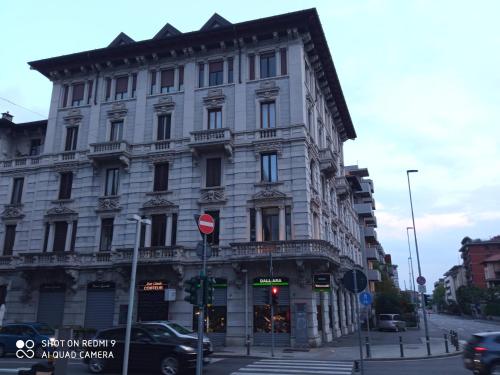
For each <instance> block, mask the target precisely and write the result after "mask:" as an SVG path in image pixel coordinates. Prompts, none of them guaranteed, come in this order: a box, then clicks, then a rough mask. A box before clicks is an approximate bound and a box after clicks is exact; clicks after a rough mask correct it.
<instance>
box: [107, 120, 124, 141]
mask: <svg viewBox="0 0 500 375" xmlns="http://www.w3.org/2000/svg"><path fill="white" fill-rule="evenodd" d="M122 139H123V120H120V121H112V122H111V129H110V132H109V141H110V142H118V141H121V140H122Z"/></svg>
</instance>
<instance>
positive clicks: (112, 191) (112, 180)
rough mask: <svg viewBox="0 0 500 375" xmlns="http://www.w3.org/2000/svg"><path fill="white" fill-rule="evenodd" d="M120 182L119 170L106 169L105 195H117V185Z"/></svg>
mask: <svg viewBox="0 0 500 375" xmlns="http://www.w3.org/2000/svg"><path fill="white" fill-rule="evenodd" d="M119 182H120V170H119V169H118V168H111V169H107V170H106V187H105V191H104V195H105V196H110V195H118V185H119Z"/></svg>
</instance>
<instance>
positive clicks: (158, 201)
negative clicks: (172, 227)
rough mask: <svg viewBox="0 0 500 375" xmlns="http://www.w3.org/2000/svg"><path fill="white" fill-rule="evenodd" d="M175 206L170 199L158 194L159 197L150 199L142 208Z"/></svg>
mask: <svg viewBox="0 0 500 375" xmlns="http://www.w3.org/2000/svg"><path fill="white" fill-rule="evenodd" d="M174 206H175V205H174V204H173V203H172V202H170V201H169V200H167V199H165V198H161V197H158V196H157V197H154V198H152V199H150V200H148V201H147V202H145V203H144V204H143V205H142V208H143V209H151V208H172V207H174Z"/></svg>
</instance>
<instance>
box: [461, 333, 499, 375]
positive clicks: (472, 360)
mask: <svg viewBox="0 0 500 375" xmlns="http://www.w3.org/2000/svg"><path fill="white" fill-rule="evenodd" d="M463 359H464V366H465V368H467V369H469V370H471V371H472V372H474V374H479V375H500V332H484V333H476V334H475V335H473V336H472V337H471V338H470V340H469V341H468V342H467V344H466V345H465V347H464V353H463Z"/></svg>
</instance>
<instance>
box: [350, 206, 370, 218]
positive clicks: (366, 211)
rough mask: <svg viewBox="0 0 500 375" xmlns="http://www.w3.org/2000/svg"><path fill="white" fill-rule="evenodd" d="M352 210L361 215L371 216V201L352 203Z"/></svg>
mask: <svg viewBox="0 0 500 375" xmlns="http://www.w3.org/2000/svg"><path fill="white" fill-rule="evenodd" d="M354 211H356V213H357V214H358V215H359V216H362V217H370V216H373V206H372V204H371V203H354Z"/></svg>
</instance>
